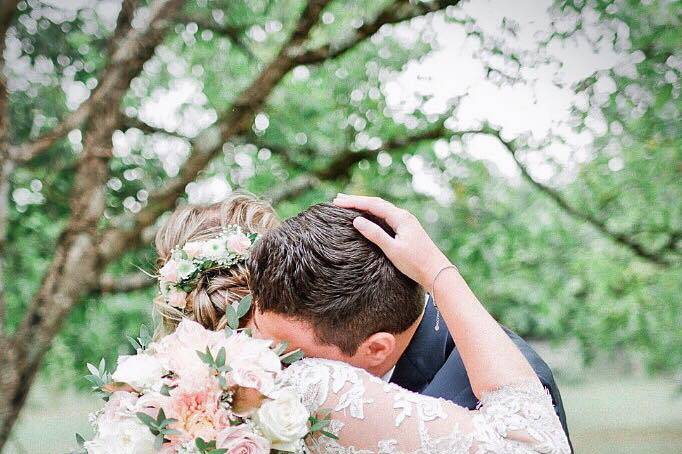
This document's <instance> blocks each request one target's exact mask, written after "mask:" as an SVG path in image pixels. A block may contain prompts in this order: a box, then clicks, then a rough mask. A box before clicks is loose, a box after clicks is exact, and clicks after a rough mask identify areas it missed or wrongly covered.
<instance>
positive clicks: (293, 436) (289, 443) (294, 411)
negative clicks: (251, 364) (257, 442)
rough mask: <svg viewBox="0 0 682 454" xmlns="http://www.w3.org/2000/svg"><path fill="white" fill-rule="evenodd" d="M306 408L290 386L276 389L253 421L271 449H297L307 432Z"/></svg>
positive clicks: (291, 450)
mask: <svg viewBox="0 0 682 454" xmlns="http://www.w3.org/2000/svg"><path fill="white" fill-rule="evenodd" d="M309 416H310V414H309V413H308V410H306V408H305V407H304V406H303V404H302V403H301V399H299V397H298V395H297V394H296V393H295V392H294V390H293V389H291V388H283V389H281V390H279V391H278V393H277V397H276V398H275V399H274V400H270V401H267V402H264V403H263V405H261V407H260V408H259V409H258V411H257V412H256V414H255V415H254V421H255V423H256V424H257V425H258V428H259V429H260V430H261V432H262V434H263V436H265V438H267V439H268V440H270V442H271V443H272V448H273V449H279V450H280V451H290V452H294V451H297V450H298V449H299V448H300V447H301V440H302V439H303V437H305V436H306V434H307V433H308V417H309Z"/></svg>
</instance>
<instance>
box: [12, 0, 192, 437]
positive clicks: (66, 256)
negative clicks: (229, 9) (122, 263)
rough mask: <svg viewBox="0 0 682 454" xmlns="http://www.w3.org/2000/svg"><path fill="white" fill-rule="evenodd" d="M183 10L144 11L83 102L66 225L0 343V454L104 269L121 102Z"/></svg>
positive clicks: (164, 4) (173, 0) (165, 6)
mask: <svg viewBox="0 0 682 454" xmlns="http://www.w3.org/2000/svg"><path fill="white" fill-rule="evenodd" d="M183 3H184V1H183V0H157V1H156V2H155V3H154V4H153V5H152V7H151V8H150V9H151V14H150V19H149V23H148V25H147V27H146V28H145V29H142V30H137V29H132V28H131V29H129V30H128V33H127V34H126V36H125V38H124V39H123V40H122V42H121V45H120V46H118V47H117V48H116V50H115V51H114V53H113V55H112V56H111V60H110V63H109V65H108V67H107V70H105V71H104V74H103V75H102V80H101V82H100V85H99V86H98V89H97V90H96V91H95V92H94V93H93V94H92V99H91V100H90V101H89V102H90V103H91V104H92V115H91V116H90V118H89V119H88V122H87V124H86V126H85V129H86V134H85V139H84V144H83V151H82V152H81V157H80V159H79V161H78V165H77V168H76V177H75V180H74V187H73V190H72V193H71V198H70V207H69V208H70V212H71V217H70V219H69V223H68V225H67V227H66V228H65V230H64V231H63V232H62V234H61V235H60V237H59V239H58V241H57V247H56V251H55V254H54V257H53V260H52V263H51V264H50V267H49V268H48V270H47V273H46V274H45V276H44V277H43V280H42V283H41V286H40V289H39V290H38V292H37V294H36V296H35V297H34V299H33V301H31V303H30V304H29V307H28V309H27V311H26V314H25V316H24V318H23V320H22V322H21V323H20V325H19V328H18V329H17V331H16V333H15V334H14V336H13V337H12V338H11V339H8V340H5V341H4V343H5V345H4V347H6V348H3V349H2V351H0V449H1V448H2V446H4V444H5V443H6V442H7V440H8V438H9V435H10V433H11V430H12V428H13V426H14V424H15V422H16V420H17V418H18V416H19V412H20V411H21V409H22V407H23V406H24V404H25V402H26V398H27V396H28V393H29V390H30V389H31V385H32V384H33V381H34V380H35V377H36V374H37V371H38V369H39V367H40V364H41V362H42V359H43V357H44V356H45V353H46V352H47V351H48V350H49V348H50V346H51V343H52V340H53V339H54V337H55V336H56V335H57V333H58V331H59V329H60V328H61V325H62V323H63V321H64V318H65V317H66V316H67V315H68V313H69V312H70V311H71V310H72V309H73V308H74V306H75V305H76V304H77V303H78V302H79V301H80V300H81V298H82V297H83V296H84V295H86V294H88V293H90V292H91V291H92V290H93V289H94V288H96V287H97V285H98V283H99V279H100V275H101V274H102V270H103V268H104V267H105V265H106V262H105V261H104V260H102V257H101V256H100V254H99V253H98V248H97V245H98V243H99V236H100V233H101V232H99V231H98V226H99V222H100V220H101V218H102V215H103V212H104V208H105V184H106V181H107V180H108V178H109V160H110V159H111V156H112V142H111V138H112V134H113V133H114V131H115V130H116V129H117V128H118V126H119V125H120V124H121V121H122V119H121V108H120V102H121V99H122V98H123V96H124V95H125V93H126V92H127V90H128V87H129V85H130V82H131V80H132V79H133V78H134V77H136V76H137V75H138V74H139V73H140V71H141V70H142V66H143V65H144V63H145V62H146V61H147V60H149V58H150V57H151V56H152V55H153V53H154V49H155V48H156V46H157V45H158V44H159V43H160V42H161V41H162V40H163V38H164V36H165V34H166V30H167V29H168V27H169V26H170V24H171V18H172V17H174V15H175V14H176V13H177V11H178V10H179V8H180V7H181V6H182V4H183ZM126 12H127V11H124V12H123V13H124V14H125V13H126Z"/></svg>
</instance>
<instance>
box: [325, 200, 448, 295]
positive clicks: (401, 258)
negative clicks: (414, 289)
mask: <svg viewBox="0 0 682 454" xmlns="http://www.w3.org/2000/svg"><path fill="white" fill-rule="evenodd" d="M334 204H335V205H337V206H340V207H344V208H354V209H357V210H361V211H366V212H368V213H371V214H373V215H374V216H376V217H378V218H380V219H383V220H384V221H386V223H387V224H388V225H389V226H390V227H391V228H392V229H393V230H394V231H395V238H393V237H391V236H390V235H389V234H388V233H386V232H385V231H384V230H383V229H382V228H381V227H379V226H378V225H376V224H375V223H373V222H371V221H369V220H367V219H365V218H364V217H362V216H359V217H357V218H355V221H354V222H353V225H354V226H355V228H356V229H358V231H360V233H362V235H364V236H365V238H367V239H368V240H370V241H371V242H372V243H374V244H376V245H377V246H379V248H380V249H381V250H382V251H383V252H384V254H386V256H387V257H388V258H389V260H391V262H393V264H394V265H395V266H396V267H397V268H398V269H399V270H400V271H401V272H402V273H403V274H405V275H406V276H408V277H409V278H411V279H413V280H414V281H416V282H417V283H418V284H419V285H421V286H422V287H424V288H425V289H426V290H427V291H431V285H432V284H433V280H434V278H435V277H436V274H437V273H438V272H439V271H440V270H442V269H443V268H445V267H448V266H451V265H452V263H451V262H450V260H448V258H447V257H446V256H445V254H443V253H442V252H441V251H440V249H438V246H436V245H435V244H434V242H433V241H432V240H431V238H429V235H428V234H427V233H426V231H425V230H424V229H423V228H422V226H421V224H420V223H419V220H418V219H417V218H416V217H415V216H414V215H412V214H411V213H410V212H409V211H406V210H403V209H401V208H398V207H396V206H395V205H393V204H392V203H390V202H387V201H386V200H383V199H380V198H378V197H365V196H353V195H346V194H339V195H338V196H337V197H336V198H335V199H334Z"/></svg>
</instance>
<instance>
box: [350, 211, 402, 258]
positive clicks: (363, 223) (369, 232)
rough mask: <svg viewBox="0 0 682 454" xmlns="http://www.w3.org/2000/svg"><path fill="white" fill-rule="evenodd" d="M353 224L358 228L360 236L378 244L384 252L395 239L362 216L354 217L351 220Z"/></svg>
mask: <svg viewBox="0 0 682 454" xmlns="http://www.w3.org/2000/svg"><path fill="white" fill-rule="evenodd" d="M353 225H354V226H355V228H356V229H358V231H359V232H360V233H361V234H362V236H364V237H365V238H367V239H368V240H369V241H371V242H372V243H374V244H376V245H377V246H379V249H381V250H382V251H384V253H386V252H387V251H388V249H390V247H391V245H392V244H393V242H394V241H395V240H394V239H393V238H392V237H391V235H389V234H388V233H386V231H385V230H384V229H382V228H381V227H379V226H378V225H376V224H375V223H374V222H372V221H369V220H367V219H365V218H363V217H362V216H358V217H357V218H355V220H353Z"/></svg>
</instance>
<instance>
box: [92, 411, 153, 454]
mask: <svg viewBox="0 0 682 454" xmlns="http://www.w3.org/2000/svg"><path fill="white" fill-rule="evenodd" d="M100 428H101V429H103V431H102V432H100V433H98V434H97V436H96V437H95V438H94V439H93V440H91V441H86V442H85V444H84V447H85V450H86V451H87V452H88V454H152V453H153V452H155V450H154V435H152V433H151V431H150V430H149V427H147V426H145V425H144V424H142V423H141V422H140V421H139V420H137V418H135V419H133V418H127V419H124V420H121V421H116V422H114V423H112V424H106V425H105V424H100Z"/></svg>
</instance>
